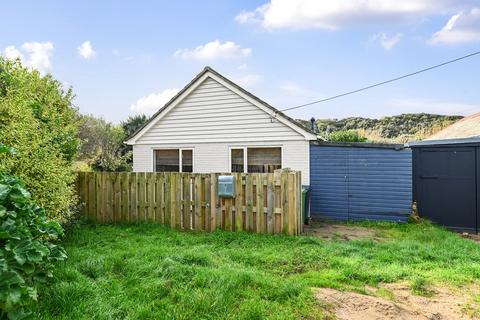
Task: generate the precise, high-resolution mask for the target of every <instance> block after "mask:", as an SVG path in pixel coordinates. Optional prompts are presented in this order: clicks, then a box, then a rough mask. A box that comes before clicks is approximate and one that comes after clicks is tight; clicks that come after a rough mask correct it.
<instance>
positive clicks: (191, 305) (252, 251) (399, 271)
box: [35, 223, 480, 319]
mask: <svg viewBox="0 0 480 320" xmlns="http://www.w3.org/2000/svg"><path fill="white" fill-rule="evenodd" d="M361 225H362V226H368V227H371V228H373V229H374V230H375V231H374V232H375V239H374V238H369V239H363V240H354V241H342V240H340V239H333V240H322V239H319V238H313V237H287V236H270V235H255V234H248V233H229V232H215V233H210V234H208V233H183V232H177V231H172V230H169V229H167V228H164V227H162V226H158V225H137V226H133V225H126V226H92V225H79V226H76V227H74V228H73V229H72V230H70V232H69V234H68V236H67V238H66V240H65V243H64V245H65V248H66V249H67V252H68V256H69V258H68V260H67V261H65V262H62V263H59V264H58V265H57V268H56V270H55V280H54V281H53V283H50V284H48V285H46V286H45V287H43V288H40V290H39V294H40V296H39V303H38V306H37V307H36V309H35V318H36V319H264V318H268V319H302V318H304V319H317V318H318V319H321V318H322V305H320V304H319V303H318V301H317V300H316V299H315V298H314V294H313V293H312V290H311V288H312V287H331V288H341V289H348V290H357V291H362V290H363V288H364V286H365V285H370V286H376V285H378V284H379V283H381V282H398V281H407V282H409V283H410V284H411V286H412V290H415V291H416V292H417V293H418V294H421V293H422V288H423V286H424V284H425V283H432V284H449V285H455V286H460V285H462V284H467V283H472V282H475V281H477V280H478V279H480V247H479V244H478V243H476V242H473V241H471V240H465V239H462V238H461V237H459V236H458V235H456V234H454V233H451V232H448V231H445V230H443V229H441V228H438V227H434V226H432V225H430V224H426V223H424V224H407V225H396V224H388V223H363V224H361ZM378 239H380V240H378Z"/></svg>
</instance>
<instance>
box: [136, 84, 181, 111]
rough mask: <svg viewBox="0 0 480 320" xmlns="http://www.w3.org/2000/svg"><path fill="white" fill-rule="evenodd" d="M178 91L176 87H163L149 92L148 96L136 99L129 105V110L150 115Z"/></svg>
mask: <svg viewBox="0 0 480 320" xmlns="http://www.w3.org/2000/svg"><path fill="white" fill-rule="evenodd" d="M178 91H180V90H179V89H177V88H171V89H165V90H163V91H161V92H158V93H151V94H149V95H148V96H145V97H142V98H140V99H138V100H137V101H136V102H135V103H134V104H132V105H131V106H130V110H133V111H135V112H136V113H144V114H147V115H151V114H153V113H154V112H156V111H157V110H158V109H160V108H161V107H163V106H164V105H165V103H167V102H168V101H169V100H170V99H171V98H172V97H173V96H174V95H176V94H177V93H178Z"/></svg>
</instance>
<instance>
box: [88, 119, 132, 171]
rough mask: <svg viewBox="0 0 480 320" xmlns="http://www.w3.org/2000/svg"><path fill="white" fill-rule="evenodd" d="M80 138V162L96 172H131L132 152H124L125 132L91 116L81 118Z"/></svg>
mask: <svg viewBox="0 0 480 320" xmlns="http://www.w3.org/2000/svg"><path fill="white" fill-rule="evenodd" d="M79 137H80V139H81V141H82V147H81V150H80V157H79V160H80V161H84V162H86V163H88V164H89V165H90V166H91V167H92V169H94V170H96V171H130V170H131V164H130V163H131V161H130V163H129V159H131V157H132V155H131V152H124V145H123V141H124V140H125V132H124V130H123V127H122V126H121V125H114V124H112V123H110V122H107V121H105V120H104V119H101V118H96V117H94V116H90V115H82V116H81V117H80V127H79Z"/></svg>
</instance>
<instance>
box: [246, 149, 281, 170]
mask: <svg viewBox="0 0 480 320" xmlns="http://www.w3.org/2000/svg"><path fill="white" fill-rule="evenodd" d="M247 164H248V167H247V171H248V172H273V171H274V170H276V169H281V168H282V149H281V148H248V150H247Z"/></svg>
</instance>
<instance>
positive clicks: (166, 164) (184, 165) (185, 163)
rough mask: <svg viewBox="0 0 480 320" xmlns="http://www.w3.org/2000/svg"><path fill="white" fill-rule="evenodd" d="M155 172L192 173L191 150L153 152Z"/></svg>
mask: <svg viewBox="0 0 480 320" xmlns="http://www.w3.org/2000/svg"><path fill="white" fill-rule="evenodd" d="M180 169H181V170H180ZM155 172H193V150H192V149H160V150H155Z"/></svg>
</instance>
